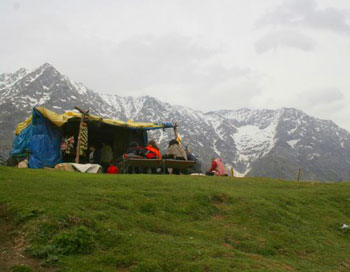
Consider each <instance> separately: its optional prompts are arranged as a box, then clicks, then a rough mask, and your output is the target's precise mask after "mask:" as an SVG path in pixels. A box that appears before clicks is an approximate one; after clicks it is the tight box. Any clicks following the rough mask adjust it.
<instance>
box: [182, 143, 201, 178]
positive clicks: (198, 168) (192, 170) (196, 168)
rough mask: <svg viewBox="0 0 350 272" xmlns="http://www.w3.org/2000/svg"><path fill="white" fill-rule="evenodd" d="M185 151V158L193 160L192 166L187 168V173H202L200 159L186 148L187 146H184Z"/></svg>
mask: <svg viewBox="0 0 350 272" xmlns="http://www.w3.org/2000/svg"><path fill="white" fill-rule="evenodd" d="M185 152H186V155H187V159H188V160H189V161H194V162H195V164H194V165H193V166H191V167H190V168H188V169H187V173H188V174H194V173H202V164H201V161H200V160H199V159H198V158H197V157H196V156H195V155H194V154H193V153H192V152H190V150H189V149H188V147H187V146H186V149H185Z"/></svg>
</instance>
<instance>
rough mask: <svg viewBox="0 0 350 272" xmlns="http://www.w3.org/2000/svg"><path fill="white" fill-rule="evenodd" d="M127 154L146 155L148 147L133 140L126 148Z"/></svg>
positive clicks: (132, 155)
mask: <svg viewBox="0 0 350 272" xmlns="http://www.w3.org/2000/svg"><path fill="white" fill-rule="evenodd" d="M126 155H127V156H128V157H134V156H138V157H145V155H146V148H144V147H142V146H140V145H139V144H138V143H137V142H131V143H130V144H129V146H128V149H127V150H126Z"/></svg>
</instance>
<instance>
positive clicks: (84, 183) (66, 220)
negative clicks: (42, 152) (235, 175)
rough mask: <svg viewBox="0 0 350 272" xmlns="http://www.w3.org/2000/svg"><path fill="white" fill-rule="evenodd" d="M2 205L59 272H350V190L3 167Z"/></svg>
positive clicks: (38, 254) (29, 250) (31, 246)
mask: <svg viewBox="0 0 350 272" xmlns="http://www.w3.org/2000/svg"><path fill="white" fill-rule="evenodd" d="M0 206H2V209H3V210H4V209H5V208H6V211H7V212H8V213H9V214H10V215H11V216H12V218H13V222H14V224H15V225H16V229H17V231H18V232H19V233H21V234H22V235H24V236H25V239H26V244H25V252H26V254H27V255H30V256H34V257H35V258H38V259H39V260H40V261H41V262H42V264H43V265H48V266H49V267H51V268H50V269H52V267H53V268H54V269H55V270H57V271H96V272H97V271H308V272H310V271H349V270H350V232H347V231H342V230H341V229H340V226H342V224H343V223H347V224H349V223H350V222H349V221H350V183H339V184H322V183H296V182H286V181H277V180H271V179H265V178H244V179H232V178H229V177H227V178H226V177H191V176H161V175H117V176H112V175H93V174H78V173H66V172H56V171H45V170H22V169H14V168H5V167H0ZM0 222H1V221H0ZM0 228H1V226H0ZM27 268H28V271H30V268H29V267H27ZM45 269H46V268H43V271H46V270H45ZM16 271H17V270H16ZM18 271H20V270H18ZM23 271H27V270H23Z"/></svg>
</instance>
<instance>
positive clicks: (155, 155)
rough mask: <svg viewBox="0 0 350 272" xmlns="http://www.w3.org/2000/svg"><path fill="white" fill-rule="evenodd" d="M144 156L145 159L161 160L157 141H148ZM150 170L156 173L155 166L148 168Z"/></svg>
mask: <svg viewBox="0 0 350 272" xmlns="http://www.w3.org/2000/svg"><path fill="white" fill-rule="evenodd" d="M146 158H147V159H154V160H161V159H162V155H161V154H160V151H159V147H158V145H157V143H156V142H155V141H153V140H150V141H148V143H147V146H146ZM145 171H146V172H148V169H145ZM150 171H151V172H152V174H157V169H156V168H150Z"/></svg>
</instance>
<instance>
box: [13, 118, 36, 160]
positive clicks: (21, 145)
mask: <svg viewBox="0 0 350 272" xmlns="http://www.w3.org/2000/svg"><path fill="white" fill-rule="evenodd" d="M31 139H32V124H30V125H29V126H28V127H26V128H25V129H24V130H22V132H21V133H20V134H19V135H18V136H17V137H16V138H15V140H14V142H13V146H12V150H11V152H10V156H11V157H23V156H27V155H28V154H29V144H30V141H31Z"/></svg>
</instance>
